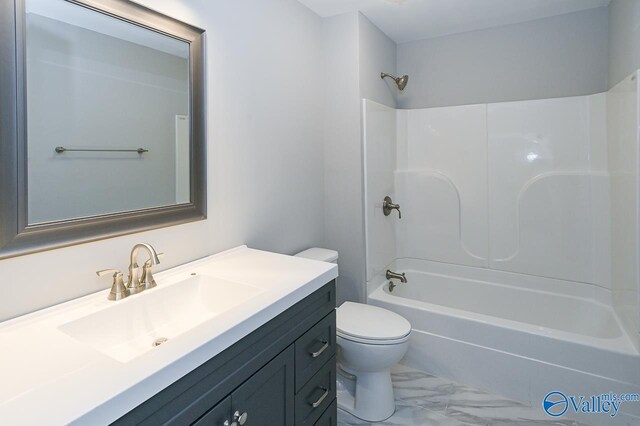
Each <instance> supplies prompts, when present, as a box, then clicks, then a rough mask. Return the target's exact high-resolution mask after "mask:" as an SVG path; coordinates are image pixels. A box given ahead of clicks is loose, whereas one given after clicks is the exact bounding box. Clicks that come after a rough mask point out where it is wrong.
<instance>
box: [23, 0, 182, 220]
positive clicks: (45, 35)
mask: <svg viewBox="0 0 640 426" xmlns="http://www.w3.org/2000/svg"><path fill="white" fill-rule="evenodd" d="M26 4H27V10H26V12H27V13H26V23H27V31H26V53H27V54H26V74H27V117H28V120H27V123H28V126H27V149H28V163H27V171H28V179H27V182H28V224H30V225H31V224H36V223H43V222H52V221H60V220H67V219H75V218H80V217H88V216H98V215H104V214H109V213H117V212H124V211H130V210H140V209H146V208H151V207H160V206H168V205H173V204H181V203H188V202H189V201H190V200H189V198H190V197H189V178H188V177H189V176H188V171H189V155H188V153H189V133H188V132H189V127H188V116H189V44H188V43H186V42H184V41H181V40H178V39H175V38H173V37H170V36H167V35H164V34H160V33H158V32H155V31H152V30H149V29H147V28H143V27H139V26H135V25H131V24H129V23H126V22H124V21H122V20H120V19H117V18H114V17H112V16H108V15H105V14H102V13H99V12H96V11H93V10H90V9H87V8H84V7H80V6H78V5H75V4H72V3H68V2H66V1H63V0H27V3H26ZM57 147H63V148H66V149H67V150H66V151H63V150H62V149H58V150H57V151H56V148H57ZM137 149H141V151H140V152H141V153H140V154H139V153H137V152H136V151H135V150H137ZM75 150H77V151H75ZM85 150H86V151H85ZM89 150H91V151H89ZM117 150H122V151H121V152H119V151H117ZM142 150H144V151H142Z"/></svg>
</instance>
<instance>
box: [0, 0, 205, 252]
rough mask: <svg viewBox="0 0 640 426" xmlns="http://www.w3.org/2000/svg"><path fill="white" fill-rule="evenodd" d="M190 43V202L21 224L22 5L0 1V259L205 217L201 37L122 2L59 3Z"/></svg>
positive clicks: (23, 119) (23, 136)
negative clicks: (104, 15) (107, 16)
mask: <svg viewBox="0 0 640 426" xmlns="http://www.w3.org/2000/svg"><path fill="white" fill-rule="evenodd" d="M65 1H67V2H69V3H73V4H76V5H78V6H81V7H86V8H89V9H92V10H94V11H96V12H100V13H104V14H106V15H109V16H112V17H115V18H118V19H120V20H123V21H126V22H129V23H131V24H134V25H138V26H141V27H143V28H147V29H150V30H152V31H156V32H159V33H162V34H164V35H167V36H170V37H173V38H176V39H179V40H182V41H185V42H187V43H189V56H190V61H189V68H190V70H189V78H190V83H189V84H190V90H189V92H190V93H189V95H190V96H189V103H190V104H189V109H190V116H191V123H190V125H191V127H190V130H191V132H190V161H191V164H190V170H191V171H190V181H191V185H190V187H191V188H190V191H191V202H190V203H188V204H180V205H173V206H165V207H157V208H150V209H144V210H135V211H130V212H123V213H117V214H108V215H103V216H95V217H87V218H80V219H72V220H65V221H60V222H52V223H45V224H37V225H28V222H27V188H28V183H27V155H26V147H27V144H26V142H27V141H26V136H27V135H26V133H27V117H26V111H27V108H26V78H25V77H26V74H25V62H24V61H25V27H26V25H25V21H26V18H25V0H0V259H4V258H9V257H14V256H20V255H24V254H28V253H34V252H39V251H44V250H51V249H55V248H60V247H66V246H71V245H75V244H80V243H85V242H89V241H96V240H101V239H105V238H111V237H115V236H118V235H125V234H131V233H135V232H141V231H147V230H150V229H156V228H162V227H167V226H173V225H178V224H181V223H187V222H192V221H197V220H203V219H206V212H207V207H206V204H207V203H206V194H207V170H206V162H207V153H206V151H207V150H206V145H207V139H206V74H205V32H204V30H202V29H199V28H196V27H193V26H191V25H189V24H185V23H183V22H181V21H178V20H176V19H173V18H171V17H168V16H166V15H162V14H160V13H158V12H155V11H153V10H151V9H148V8H146V7H144V6H141V5H138V4H136V3H132V2H129V1H126V0H65Z"/></svg>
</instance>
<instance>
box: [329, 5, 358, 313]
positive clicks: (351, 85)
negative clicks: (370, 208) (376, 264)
mask: <svg viewBox="0 0 640 426" xmlns="http://www.w3.org/2000/svg"><path fill="white" fill-rule="evenodd" d="M322 33H323V53H324V57H325V64H324V68H323V75H324V94H323V96H324V97H323V102H324V120H323V127H324V129H323V134H324V159H325V161H324V203H325V204H324V218H325V224H326V226H325V236H324V246H325V247H327V248H330V249H333V250H337V251H338V253H339V259H338V268H339V271H340V276H339V277H338V287H337V296H338V305H340V304H341V303H342V302H344V301H345V300H353V301H361V300H363V297H364V295H363V293H364V290H363V283H364V262H365V255H364V224H363V219H362V218H363V211H362V202H361V199H362V160H361V158H362V152H361V148H360V109H359V104H358V100H359V87H358V78H359V75H358V16H357V15H356V14H354V13H351V14H344V15H339V16H334V17H331V18H326V19H324V20H323V23H322Z"/></svg>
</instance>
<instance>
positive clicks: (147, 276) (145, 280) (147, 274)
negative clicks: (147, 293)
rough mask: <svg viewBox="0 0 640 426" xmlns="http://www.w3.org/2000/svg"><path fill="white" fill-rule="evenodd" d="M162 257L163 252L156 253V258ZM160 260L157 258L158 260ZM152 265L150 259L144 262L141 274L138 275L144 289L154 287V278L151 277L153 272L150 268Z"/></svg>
mask: <svg viewBox="0 0 640 426" xmlns="http://www.w3.org/2000/svg"><path fill="white" fill-rule="evenodd" d="M163 257H164V253H158V259H161V258H163ZM159 261H160V260H158V262H159ZM152 267H153V262H151V259H149V260H147V261H146V262H144V266H143V267H142V276H141V277H140V282H141V283H142V284H143V285H144V289H145V290H149V289H150V288H154V287H156V286H157V285H158V284H156V280H154V279H153V272H152V271H151V268H152Z"/></svg>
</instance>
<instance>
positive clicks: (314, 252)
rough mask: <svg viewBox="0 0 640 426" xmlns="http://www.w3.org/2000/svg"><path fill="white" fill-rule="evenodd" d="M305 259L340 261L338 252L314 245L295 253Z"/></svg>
mask: <svg viewBox="0 0 640 426" xmlns="http://www.w3.org/2000/svg"><path fill="white" fill-rule="evenodd" d="M295 256H296V257H304V258H305V259H313V260H319V261H321V262H329V263H338V252H337V251H335V250H329V249H325V248H319V247H313V248H310V249H307V250H305V251H301V252H300V253H298V254H296V255H295Z"/></svg>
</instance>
